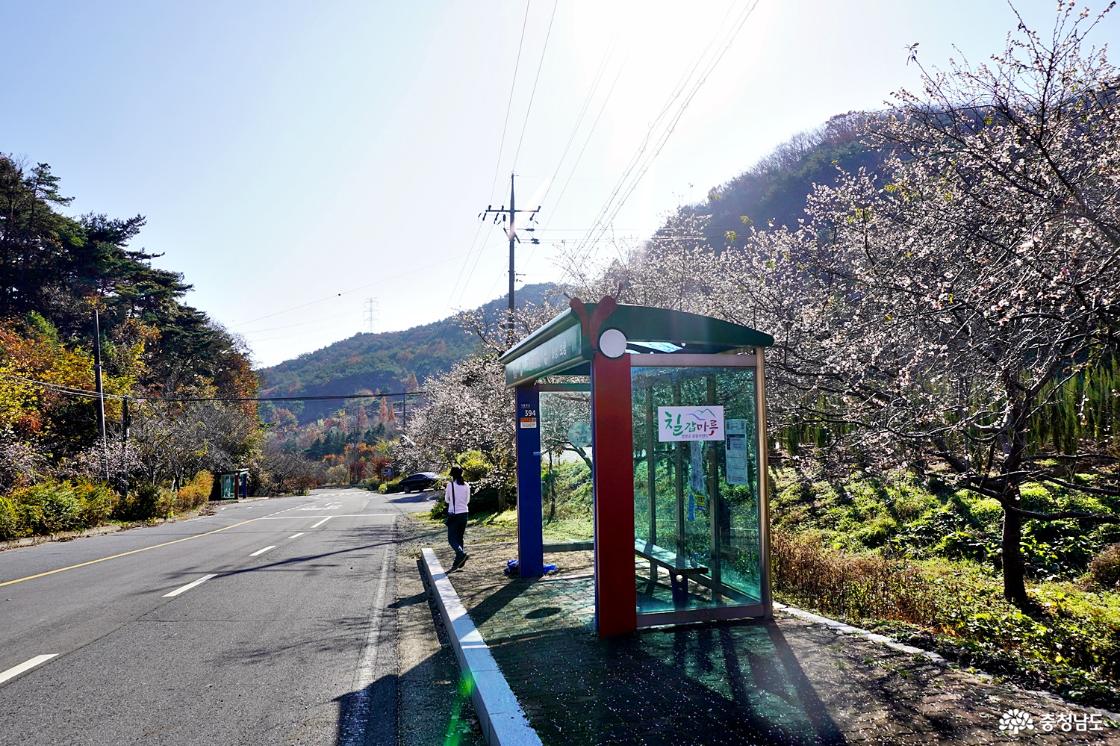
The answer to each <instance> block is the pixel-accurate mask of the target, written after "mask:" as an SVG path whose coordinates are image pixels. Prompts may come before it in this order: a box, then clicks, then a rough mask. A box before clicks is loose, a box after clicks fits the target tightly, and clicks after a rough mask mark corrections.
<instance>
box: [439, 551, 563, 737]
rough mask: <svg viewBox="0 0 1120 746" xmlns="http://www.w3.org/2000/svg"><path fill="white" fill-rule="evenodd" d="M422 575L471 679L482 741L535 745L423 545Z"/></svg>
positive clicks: (509, 693)
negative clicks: (483, 739)
mask: <svg viewBox="0 0 1120 746" xmlns="http://www.w3.org/2000/svg"><path fill="white" fill-rule="evenodd" d="M421 554H422V555H423V557H424V562H423V563H422V564H421V566H422V567H423V568H424V576H425V577H424V579H425V581H426V582H427V583H428V584H429V586H430V587H431V589H432V590H433V591H434V593H435V600H436V605H437V606H438V607H439V613H440V617H441V618H442V619H443V624H444V627H445V628H446V629H447V636H448V637H450V638H451V646H452V647H453V648H454V649H455V657H456V658H457V659H458V661H459V670H460V672H461V673H462V674H463V675H464V676H470V677H471V679H473V681H474V686H473V687H472V688H471V700H472V701H473V702H474V709H475V712H476V713H477V714H478V719H479V723H480V724H481V726H482V733H483V735H484V736H485V737H486V742H487V743H489V744H491V746H498V745H499V744H504V745H505V746H515V745H517V746H520V745H521V744H524V745H525V746H539V744H540V742H541V739H540V737H538V736H537V732H536V731H535V730H533V728H532V726H530V725H529V721H528V720H527V719H526V718H525V711H524V710H522V709H521V705H520V704H518V702H517V697H515V696H514V694H513V691H512V690H511V689H510V688H509V683H508V682H507V681H506V679H505V677H504V676H503V675H502V672H501V670H500V669H499V668H498V664H497V662H496V661H495V660H494V656H492V655H491V654H490V648H489V647H488V646H487V645H486V641H485V640H483V639H482V635H481V634H479V632H478V629H476V628H475V626H474V622H473V621H471V618H470V615H469V614H467V610H466V608H464V607H463V604H462V602H461V601H459V595H458V594H457V593H456V592H455V589H454V588H453V587H452V585H451V581H450V580H448V579H447V573H446V572H444V570H443V565H442V564H440V561H439V558H438V557H436V553H435V552H433V551H432V550H431V549H424V550H423V551H422V552H421Z"/></svg>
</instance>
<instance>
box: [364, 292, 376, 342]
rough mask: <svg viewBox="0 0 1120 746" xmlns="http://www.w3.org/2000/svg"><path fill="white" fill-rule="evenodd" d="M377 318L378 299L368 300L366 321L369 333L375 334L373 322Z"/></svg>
mask: <svg viewBox="0 0 1120 746" xmlns="http://www.w3.org/2000/svg"><path fill="white" fill-rule="evenodd" d="M376 318H377V299H376V298H366V315H365V320H366V323H367V324H368V325H369V333H370V334H373V322H374V320H375V319H376Z"/></svg>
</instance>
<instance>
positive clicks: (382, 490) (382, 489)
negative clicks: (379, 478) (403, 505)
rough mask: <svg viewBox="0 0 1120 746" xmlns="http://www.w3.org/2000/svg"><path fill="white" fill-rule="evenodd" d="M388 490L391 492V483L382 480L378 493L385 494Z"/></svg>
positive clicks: (378, 486)
mask: <svg viewBox="0 0 1120 746" xmlns="http://www.w3.org/2000/svg"><path fill="white" fill-rule="evenodd" d="M387 492H389V483H388V482H382V483H381V484H379V485H377V493H378V494H379V495H384V494H386V493H387Z"/></svg>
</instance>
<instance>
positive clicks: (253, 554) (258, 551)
mask: <svg viewBox="0 0 1120 746" xmlns="http://www.w3.org/2000/svg"><path fill="white" fill-rule="evenodd" d="M275 548H276V545H275V544H272V545H270V546H267V547H265V548H264V549H258V550H257V551H255V552H253V553H252V554H250V555H249V556H250V557H256V556H258V555H261V554H264V553H265V552H267V551H268V550H270V549H275Z"/></svg>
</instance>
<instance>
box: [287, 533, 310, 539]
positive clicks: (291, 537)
mask: <svg viewBox="0 0 1120 746" xmlns="http://www.w3.org/2000/svg"><path fill="white" fill-rule="evenodd" d="M305 533H307V532H306V531H300V532H299V533H298V534H292V535H291V536H289V537H288V538H289V539H298V538H299V537H301V536H303V535H304V534H305Z"/></svg>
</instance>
